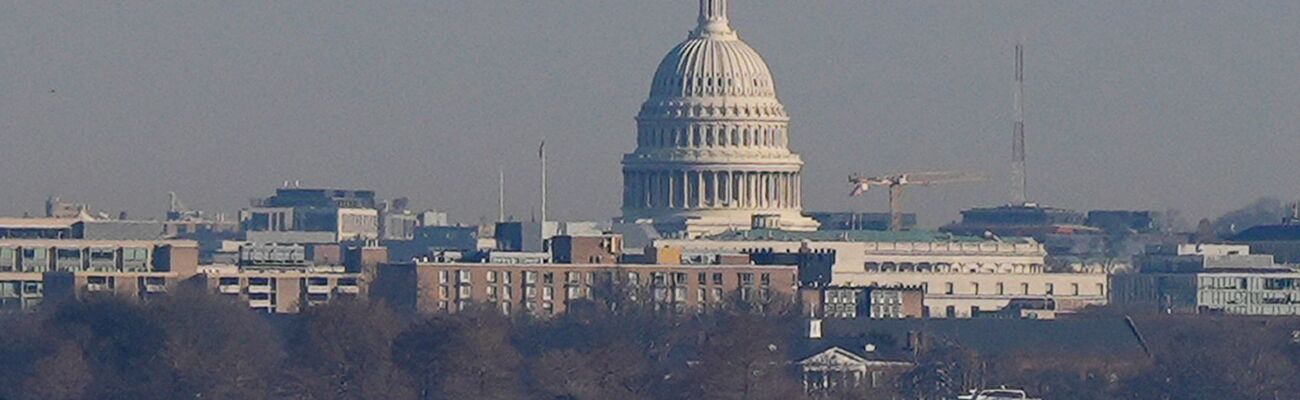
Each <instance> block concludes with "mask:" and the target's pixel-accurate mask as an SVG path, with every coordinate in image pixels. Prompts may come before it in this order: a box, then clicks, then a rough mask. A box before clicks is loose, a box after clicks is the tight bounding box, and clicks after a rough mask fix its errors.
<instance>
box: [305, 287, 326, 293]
mask: <svg viewBox="0 0 1300 400" xmlns="http://www.w3.org/2000/svg"><path fill="white" fill-rule="evenodd" d="M329 293H330V287H329V286H307V294H329Z"/></svg>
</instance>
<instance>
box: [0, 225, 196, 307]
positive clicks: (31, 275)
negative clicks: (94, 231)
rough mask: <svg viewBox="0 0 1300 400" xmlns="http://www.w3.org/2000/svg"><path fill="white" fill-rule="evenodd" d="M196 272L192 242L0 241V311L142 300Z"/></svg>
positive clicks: (162, 292) (170, 287) (194, 249)
mask: <svg viewBox="0 0 1300 400" xmlns="http://www.w3.org/2000/svg"><path fill="white" fill-rule="evenodd" d="M197 271H198V244H197V243H195V242H192V241H179V240H171V241H148V240H77V239H68V240H47V239H8V240H0V309H7V310H16V309H31V308H34V307H36V306H38V305H40V304H41V303H43V302H45V301H47V300H51V299H60V298H69V297H80V296H86V295H92V294H111V295H122V296H127V297H131V298H137V299H147V298H148V297H151V296H157V295H161V294H164V293H167V292H168V291H169V290H171V289H172V288H174V287H175V286H176V285H178V284H179V283H180V282H182V281H185V280H187V279H190V278H192V277H193V276H194V275H195V274H196V273H197Z"/></svg>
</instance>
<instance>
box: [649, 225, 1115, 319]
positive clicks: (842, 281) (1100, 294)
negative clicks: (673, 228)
mask: <svg viewBox="0 0 1300 400" xmlns="http://www.w3.org/2000/svg"><path fill="white" fill-rule="evenodd" d="M655 246H668V247H676V248H682V249H683V251H684V252H693V251H707V250H712V251H717V252H743V253H746V254H750V255H752V256H754V258H755V259H756V260H760V261H762V262H768V261H775V262H779V263H789V262H794V263H797V264H798V265H799V268H800V271H799V274H800V281H801V284H802V285H804V286H806V287H820V286H841V287H898V286H902V287H919V288H921V291H922V292H923V293H924V304H925V308H924V309H923V315H924V316H927V317H934V318H970V317H972V316H974V315H976V314H978V313H980V312H987V311H996V310H1001V309H1002V308H1003V307H1006V306H1007V305H1008V304H1011V303H1012V302H1013V301H1017V300H1023V299H1051V300H1053V303H1054V304H1055V305H1056V306H1057V307H1058V311H1064V312H1070V311H1074V310H1079V309H1082V308H1084V307H1087V306H1093V305H1104V304H1106V296H1107V293H1108V290H1107V279H1106V274H1105V273H1104V272H1097V271H1093V272H1082V273H1075V272H1068V273H1065V272H1063V273H1052V272H1047V271H1046V268H1045V267H1044V260H1045V258H1046V255H1047V252H1046V250H1045V249H1044V248H1043V246H1042V245H1041V244H1039V243H1038V242H1036V241H1034V240H1032V239H1027V238H995V239H984V238H976V237H970V236H954V235H951V234H944V233H936V232H923V231H910V232H870V231H840V232H830V231H823V232H783V231H768V230H752V231H747V232H728V233H724V234H721V235H716V236H713V237H708V238H704V239H699V240H658V241H655Z"/></svg>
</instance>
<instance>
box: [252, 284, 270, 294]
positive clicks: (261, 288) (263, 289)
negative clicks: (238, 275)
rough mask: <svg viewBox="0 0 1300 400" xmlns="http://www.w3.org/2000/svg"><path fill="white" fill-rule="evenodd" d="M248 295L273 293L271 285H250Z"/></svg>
mask: <svg viewBox="0 0 1300 400" xmlns="http://www.w3.org/2000/svg"><path fill="white" fill-rule="evenodd" d="M248 293H271V285H257V286H252V285H249V286H248Z"/></svg>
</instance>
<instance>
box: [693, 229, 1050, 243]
mask: <svg viewBox="0 0 1300 400" xmlns="http://www.w3.org/2000/svg"><path fill="white" fill-rule="evenodd" d="M705 239H709V240H727V241H744V240H767V241H777V242H794V241H805V240H806V241H811V242H925V243H930V242H967V243H978V242H988V241H990V240H989V239H984V238H980V237H975V236H957V235H952V234H948V233H943V232H936V231H902V232H886V231H848V230H837V231H815V232H792V231H781V230H773V229H754V230H749V231H727V232H724V233H720V234H717V235H713V236H709V237H706V238H705ZM1002 241H1003V242H1009V243H1026V241H1025V239H1023V238H1002Z"/></svg>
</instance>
